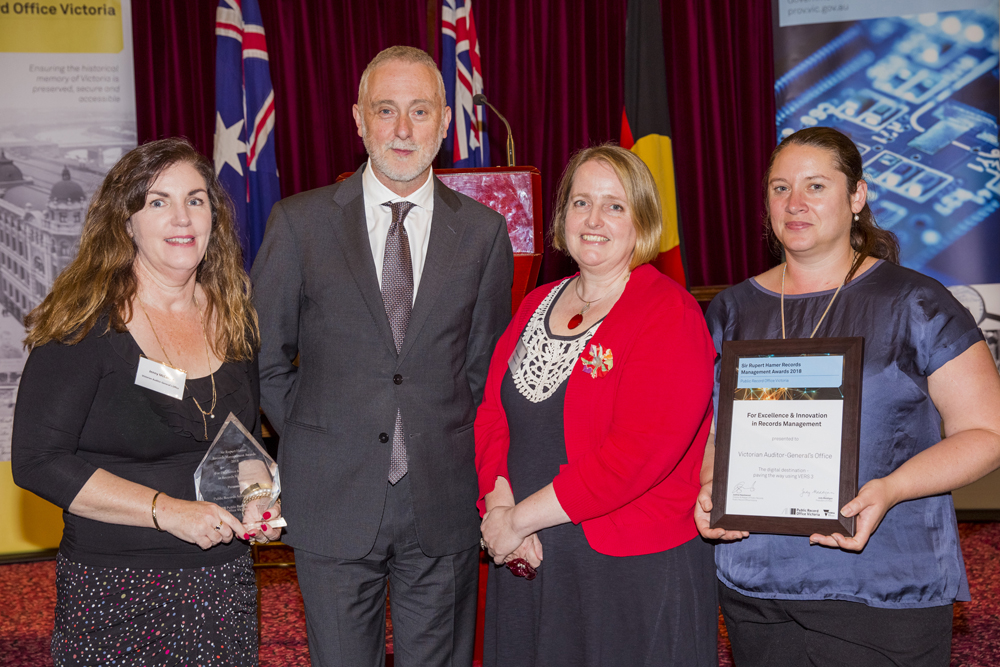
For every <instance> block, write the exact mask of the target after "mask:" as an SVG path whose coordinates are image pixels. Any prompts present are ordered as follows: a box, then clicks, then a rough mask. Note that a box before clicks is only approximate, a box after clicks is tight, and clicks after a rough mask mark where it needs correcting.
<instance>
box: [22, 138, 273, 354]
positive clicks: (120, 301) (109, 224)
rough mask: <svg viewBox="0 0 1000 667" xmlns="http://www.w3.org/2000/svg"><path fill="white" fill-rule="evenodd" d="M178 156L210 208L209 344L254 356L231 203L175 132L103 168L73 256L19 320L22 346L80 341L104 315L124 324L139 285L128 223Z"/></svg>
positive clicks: (203, 271) (206, 263) (251, 313)
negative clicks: (200, 182) (201, 184)
mask: <svg viewBox="0 0 1000 667" xmlns="http://www.w3.org/2000/svg"><path fill="white" fill-rule="evenodd" d="M178 163H187V164H190V165H191V166H192V167H194V168H195V169H196V170H197V171H198V173H199V174H201V176H202V178H204V179H205V184H206V185H207V188H208V201H209V204H211V207H212V233H211V236H210V237H209V241H208V248H207V250H206V253H205V259H204V260H202V262H201V264H200V265H199V266H198V270H197V274H196V280H197V281H198V282H199V283H200V284H201V286H202V289H203V290H204V291H205V294H206V296H207V300H208V304H207V307H206V315H207V316H208V321H210V322H212V321H214V322H215V337H214V338H215V339H214V340H213V341H212V347H213V349H214V351H215V353H216V355H218V356H219V357H220V358H224V359H228V360H231V361H237V360H243V359H249V358H250V357H251V356H253V353H254V351H255V350H256V349H257V347H258V344H259V336H260V334H259V330H258V325H257V312H256V311H255V310H254V308H253V304H252V303H251V302H250V278H249V277H248V276H247V274H246V271H244V270H243V257H242V249H241V248H240V242H239V238H238V237H237V235H236V224H235V220H234V215H233V208H232V204H231V203H230V201H229V197H228V196H227V195H226V192H225V190H223V188H222V185H221V184H220V183H219V180H218V179H217V178H216V176H215V169H214V168H213V167H212V165H211V164H210V163H209V161H208V160H207V159H206V158H205V157H204V156H203V155H202V154H201V153H199V152H198V151H196V150H195V149H194V147H193V146H191V144H190V143H188V142H187V140H186V139H180V138H172V139H160V140H158V141H151V142H149V143H146V144H143V145H142V146H139V147H138V148H134V149H133V150H131V151H129V152H128V153H126V154H125V155H124V156H122V158H121V159H120V160H119V161H118V163H117V164H115V166H114V167H112V168H111V171H109V172H108V175H107V176H106V177H105V179H104V182H103V183H101V187H100V188H98V190H97V192H96V193H95V194H94V198H93V200H92V201H91V202H90V209H89V210H88V211H87V220H86V222H84V225H83V233H82V234H81V235H80V249H79V252H78V253H77V255H76V258H75V259H74V260H73V261H72V262H71V263H70V265H69V266H67V267H66V269H65V270H64V271H63V272H62V273H61V274H59V277H58V278H56V280H55V282H54V283H53V285H52V291H51V292H49V294H48V296H46V297H45V300H44V301H42V303H40V304H39V305H38V307H37V308H35V309H34V310H33V311H31V313H29V314H28V316H27V317H26V318H25V319H24V323H25V327H26V328H27V330H28V336H27V338H25V340H24V343H25V345H27V346H28V347H29V348H33V347H35V346H36V345H44V344H45V343H48V342H50V341H58V342H60V343H65V344H68V345H73V344H76V343H79V342H80V341H81V340H83V338H84V337H85V336H86V335H87V334H88V333H89V332H90V330H91V329H93V328H94V325H95V324H96V323H97V320H98V319H99V318H100V317H101V316H102V315H104V314H107V315H108V329H110V328H111V327H114V329H115V331H118V332H124V331H125V330H126V324H128V322H130V321H131V320H132V315H133V313H132V301H133V299H135V298H136V293H137V291H138V288H139V283H138V280H137V279H136V275H135V270H134V265H135V257H136V252H137V249H136V246H135V242H134V241H133V240H132V239H131V237H129V235H128V233H127V231H126V224H127V223H128V221H129V219H130V218H131V217H132V215H133V214H134V213H136V212H138V211H141V210H142V209H143V208H144V207H145V206H146V195H147V193H148V192H149V188H150V187H152V185H153V182H154V181H155V180H156V179H157V177H159V175H160V174H162V173H163V171H164V170H165V169H167V168H169V167H171V166H173V165H175V164H178ZM213 314H214V315H215V319H214V320H213V319H212V316H213ZM106 331H107V329H106V330H105V332H106Z"/></svg>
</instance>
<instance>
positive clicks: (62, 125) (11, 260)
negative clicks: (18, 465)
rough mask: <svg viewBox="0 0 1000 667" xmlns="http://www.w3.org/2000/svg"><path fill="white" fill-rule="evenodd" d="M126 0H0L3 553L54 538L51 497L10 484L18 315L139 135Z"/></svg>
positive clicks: (57, 264) (44, 284)
mask: <svg viewBox="0 0 1000 667" xmlns="http://www.w3.org/2000/svg"><path fill="white" fill-rule="evenodd" d="M133 70H134V66H133V60H132V16H131V5H130V4H129V0H70V1H68V2H53V1H46V0H41V1H38V2H11V1H9V0H0V507H2V508H3V514H4V515H5V516H7V517H9V518H11V519H12V522H13V524H14V525H13V527H10V526H8V530H6V531H4V537H3V538H2V539H0V555H2V554H5V553H11V552H22V551H33V550H37V549H41V548H48V547H52V546H55V544H56V543H57V542H58V538H59V534H60V533H61V530H62V524H61V522H60V521H59V514H58V512H56V511H55V508H54V507H52V506H51V505H49V504H48V503H45V502H44V501H42V500H40V499H38V498H36V497H35V496H33V495H32V494H29V493H27V492H23V491H21V490H19V489H17V488H16V487H14V485H13V482H12V481H11V473H10V463H9V461H10V435H11V423H12V421H13V414H14V401H15V399H16V396H17V385H18V381H19V380H20V377H21V370H22V368H23V367H24V360H25V358H26V357H27V354H26V352H25V351H24V350H23V349H22V345H21V341H22V340H23V339H24V333H25V332H24V316H25V315H27V314H28V313H29V312H31V310H32V309H33V308H34V307H35V306H37V305H38V304H39V303H41V301H42V299H44V298H45V295H46V294H47V293H48V291H49V290H50V289H51V287H52V282H53V281H54V280H55V278H56V276H57V275H59V273H60V272H61V271H62V270H63V269H64V268H65V267H66V265H67V264H69V262H70V261H72V259H73V257H75V255H76V251H77V247H78V245H79V239H80V232H81V230H82V229H83V222H84V219H85V218H86V214H87V206H88V205H89V203H90V198H91V196H92V195H93V194H94V191H95V190H96V189H97V187H98V185H100V183H101V181H102V180H103V178H104V175H105V174H106V173H107V171H108V170H109V169H110V168H111V166H112V165H113V164H114V163H115V162H116V161H117V160H118V158H119V157H121V155H122V154H123V153H125V152H127V151H128V150H130V149H132V148H134V147H135V145H136V121H135V80H134V75H133Z"/></svg>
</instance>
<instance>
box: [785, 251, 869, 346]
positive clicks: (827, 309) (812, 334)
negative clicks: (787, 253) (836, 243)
mask: <svg viewBox="0 0 1000 667" xmlns="http://www.w3.org/2000/svg"><path fill="white" fill-rule="evenodd" d="M857 256H858V255H857V253H855V254H854V257H855V260H856V259H857ZM853 266H854V262H853V261H852V262H851V267H852V268H853ZM787 268H788V262H785V263H784V264H783V265H782V267H781V339H782V340H784V339H785V269H787ZM848 275H850V270H848ZM846 284H847V276H844V282H842V283H840V285H839V286H838V287H837V291H836V292H834V293H833V296H831V297H830V302H829V303H828V304H826V310H824V311H823V314H822V315H820V317H819V322H817V323H816V326H815V328H813V331H812V333H811V334H809V337H810V338H812V337H813V336H815V335H816V332H817V331H819V325H821V324H823V319H824V318H825V317H826V314H827V313H829V312H830V306H832V305H833V300H834V299H836V298H837V295H838V294H840V289H841V288H842V287H843V286H844V285H846Z"/></svg>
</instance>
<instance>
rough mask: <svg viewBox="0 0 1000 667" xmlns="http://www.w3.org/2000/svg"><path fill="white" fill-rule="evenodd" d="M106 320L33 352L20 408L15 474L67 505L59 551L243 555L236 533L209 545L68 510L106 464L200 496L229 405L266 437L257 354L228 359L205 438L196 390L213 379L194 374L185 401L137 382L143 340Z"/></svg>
mask: <svg viewBox="0 0 1000 667" xmlns="http://www.w3.org/2000/svg"><path fill="white" fill-rule="evenodd" d="M106 326H107V319H106V318H102V319H101V320H99V321H98V322H97V324H96V325H95V326H94V328H93V329H92V330H91V331H90V333H89V334H87V336H86V337H85V338H84V339H83V340H82V341H80V342H79V343H78V344H76V345H62V344H59V343H48V344H46V345H42V346H40V347H37V348H35V349H34V350H32V351H31V354H30V355H29V356H28V360H27V362H26V363H25V366H24V374H23V375H22V377H21V384H20V388H19V389H18V395H17V406H16V407H15V409H14V428H13V437H12V443H11V460H12V466H13V474H14V481H15V482H16V483H17V484H18V486H21V487H23V488H25V489H28V490H29V491H32V492H34V493H36V494H38V495H39V496H41V497H42V498H45V499H46V500H48V501H50V502H52V503H54V504H56V505H58V506H59V507H61V508H63V510H64V512H63V520H64V521H65V524H66V527H65V530H64V531H63V539H62V543H61V544H60V548H59V551H60V553H62V554H63V555H64V556H66V557H67V558H69V559H71V560H73V561H76V562H79V563H83V564H85V565H95V566H99V567H119V566H127V567H136V568H150V569H151V568H161V569H162V568H183V567H203V566H209V565H218V564H221V563H226V562H229V561H232V560H234V559H235V558H238V557H239V556H240V555H242V554H244V553H245V552H246V550H247V545H246V544H245V543H242V542H239V541H237V540H233V541H232V542H231V543H230V544H220V545H218V546H215V547H213V548H211V549H209V550H207V551H203V550H202V549H201V548H200V547H198V545H196V544H189V543H187V542H184V541H182V540H180V539H178V538H176V537H174V536H173V535H171V534H169V533H166V532H157V531H156V530H155V529H154V528H152V527H149V528H140V527H134V526H122V525H117V524H109V523H103V522H100V521H93V520H90V519H84V518H82V517H79V516H75V515H73V514H70V513H69V512H68V511H65V510H66V509H67V508H68V507H69V505H70V504H71V503H72V502H73V499H74V498H76V495H77V494H78V493H79V492H80V489H81V488H83V485H84V484H85V483H86V482H87V480H88V479H90V476H91V475H93V473H94V471H96V470H97V469H98V468H101V469H103V470H106V471H108V472H109V473H111V474H113V475H117V476H118V477H121V478H123V479H127V480H129V481H132V482H136V483H137V484H143V485H146V486H148V487H150V488H152V489H156V490H158V491H162V492H163V493H165V494H167V495H169V496H172V497H174V498H179V499H183V500H194V499H195V489H194V471H195V469H196V468H197V467H198V464H199V463H200V462H201V459H202V458H203V457H204V455H205V452H206V450H207V449H208V446H209V445H210V444H211V442H212V440H214V439H215V436H216V434H217V433H218V431H219V428H220V427H221V425H222V423H223V422H224V421H225V419H226V417H227V416H228V415H229V413H230V412H232V413H233V414H235V415H236V416H237V417H238V418H239V419H240V421H242V422H243V424H244V425H245V426H246V427H247V428H248V430H250V431H251V432H253V433H254V434H255V435H256V436H257V438H258V439H259V438H260V412H259V409H258V406H259V402H260V399H259V395H260V391H259V384H258V377H257V361H256V359H254V360H253V361H252V362H250V361H248V362H237V363H229V362H226V363H223V364H222V366H221V367H220V368H219V370H217V371H216V372H215V374H214V375H215V384H216V393H217V396H218V403H217V405H216V408H215V410H214V411H213V414H214V418H208V440H205V432H204V425H203V422H202V415H201V413H200V412H199V411H198V409H197V408H196V407H195V404H194V401H193V400H192V399H191V392H192V391H193V392H194V395H195V396H196V397H198V400H199V401H200V402H201V404H202V407H208V406H209V405H211V401H212V398H211V397H212V381H211V379H210V378H209V377H204V378H197V379H193V380H191V379H189V380H188V382H187V388H186V390H185V392H184V400H182V401H179V400H177V399H174V398H170V397H169V396H165V395H163V394H160V393H157V392H154V391H152V390H149V389H145V388H143V387H139V386H137V385H136V384H135V375H136V369H137V367H138V363H139V355H140V354H141V353H142V350H140V349H139V346H138V344H136V342H135V339H134V338H132V335H131V334H130V333H127V332H126V333H117V332H115V331H114V329H111V330H110V331H109V332H108V333H106V334H104V333H102V332H103V331H104V329H105V327H106ZM150 500H152V497H150Z"/></svg>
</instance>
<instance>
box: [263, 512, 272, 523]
mask: <svg viewBox="0 0 1000 667" xmlns="http://www.w3.org/2000/svg"><path fill="white" fill-rule="evenodd" d="M270 518H271V513H270V512H264V516H262V517H261V519H263V520H264V521H267V520H268V519H270Z"/></svg>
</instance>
